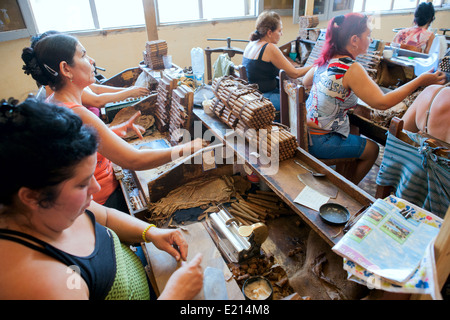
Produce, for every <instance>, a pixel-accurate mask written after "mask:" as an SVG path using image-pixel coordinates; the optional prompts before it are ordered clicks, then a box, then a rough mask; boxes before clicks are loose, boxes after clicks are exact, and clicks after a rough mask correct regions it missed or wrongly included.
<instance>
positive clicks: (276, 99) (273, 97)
mask: <svg viewBox="0 0 450 320" xmlns="http://www.w3.org/2000/svg"><path fill="white" fill-rule="evenodd" d="M263 96H264V97H265V98H267V99H269V100H270V102H272V104H273V106H274V107H275V109H277V111H280V89H278V88H277V89H275V90H273V91H268V92H264V93H263Z"/></svg>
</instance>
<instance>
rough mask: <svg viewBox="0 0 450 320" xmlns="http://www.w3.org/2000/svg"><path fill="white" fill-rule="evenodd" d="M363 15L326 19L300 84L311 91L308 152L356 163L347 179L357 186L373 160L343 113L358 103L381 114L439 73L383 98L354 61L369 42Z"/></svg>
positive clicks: (374, 148)
mask: <svg viewBox="0 0 450 320" xmlns="http://www.w3.org/2000/svg"><path fill="white" fill-rule="evenodd" d="M371 41H372V39H371V29H370V28H369V25H368V18H367V16H365V15H363V14H360V13H349V14H347V15H345V16H342V15H341V16H337V17H334V18H333V19H331V20H330V22H329V24H328V28H327V33H326V40H325V44H324V47H323V49H322V52H321V55H320V57H319V58H318V59H317V60H316V61H315V66H314V68H312V69H311V70H310V71H309V72H308V73H307V75H306V76H305V77H304V79H303V83H304V85H305V86H307V87H312V88H311V93H310V95H309V97H308V99H307V101H306V108H307V112H308V115H307V121H308V128H309V133H310V137H311V139H310V141H311V142H310V146H309V152H310V153H311V154H312V155H314V156H315V157H317V158H319V159H336V158H358V163H357V165H356V168H355V171H354V175H353V177H352V180H353V182H354V183H356V184H357V183H359V182H360V181H361V180H362V179H363V178H364V177H365V175H366V174H367V173H368V172H369V170H370V169H371V168H372V165H373V164H374V162H375V160H376V159H377V157H378V145H377V144H376V143H375V142H373V141H372V140H369V139H366V138H363V137H361V136H358V135H352V134H349V132H350V123H349V119H348V115H347V112H348V110H349V109H351V108H353V107H355V105H356V104H357V101H358V98H359V99H361V100H362V101H364V102H365V103H367V104H368V105H369V106H371V107H372V108H375V109H380V110H386V109H389V108H391V107H393V106H395V105H396V104H398V103H400V102H401V101H402V100H403V99H405V98H406V97H407V96H408V95H409V94H411V93H412V92H413V91H414V90H416V89H417V88H418V87H420V86H428V85H432V84H438V83H440V84H442V83H444V81H445V75H444V73H443V72H435V73H424V74H422V75H420V76H419V77H417V78H415V79H413V80H411V81H409V82H408V83H406V84H404V85H403V86H401V87H399V88H397V89H395V90H393V91H391V92H389V93H386V94H384V93H383V91H381V89H380V87H379V86H378V85H377V84H376V83H375V82H374V81H373V80H372V78H370V77H369V75H368V74H367V72H366V70H365V69H364V68H363V67H362V66H361V64H359V63H358V62H355V58H356V57H357V56H358V55H360V54H363V53H366V52H367V49H368V47H369V44H370V43H371Z"/></svg>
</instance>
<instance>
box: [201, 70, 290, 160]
mask: <svg viewBox="0 0 450 320" xmlns="http://www.w3.org/2000/svg"><path fill="white" fill-rule="evenodd" d="M212 87H213V90H214V93H215V97H214V98H213V99H212V103H211V106H210V110H211V111H212V112H214V114H215V115H216V116H217V117H218V118H219V119H220V121H221V122H223V123H225V124H226V125H228V126H229V127H230V128H233V129H234V130H235V132H236V133H238V134H239V135H240V136H242V137H245V139H246V140H247V141H248V142H249V144H253V145H254V146H256V148H255V150H257V152H258V153H259V154H264V155H267V156H268V157H271V158H273V157H277V159H278V161H283V160H286V159H289V158H292V157H293V156H294V155H295V152H296V150H297V147H298V143H297V140H296V138H295V136H294V135H292V134H291V133H290V131H289V130H287V129H286V128H284V127H283V126H281V125H279V124H276V123H274V122H273V120H274V119H275V107H274V106H273V104H272V103H271V102H270V100H269V99H267V98H265V97H264V96H263V95H262V94H261V92H259V91H258V90H257V89H256V87H254V86H252V85H248V83H247V82H245V81H244V80H242V79H237V78H233V77H222V78H216V79H215V80H214V82H213V85H212Z"/></svg>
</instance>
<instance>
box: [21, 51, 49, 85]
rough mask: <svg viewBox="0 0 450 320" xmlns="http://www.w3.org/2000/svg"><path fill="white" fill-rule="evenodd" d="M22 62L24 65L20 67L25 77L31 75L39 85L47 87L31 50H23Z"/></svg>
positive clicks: (45, 78) (46, 82)
mask: <svg viewBox="0 0 450 320" xmlns="http://www.w3.org/2000/svg"><path fill="white" fill-rule="evenodd" d="M22 60H23V62H25V64H24V65H23V66H22V70H24V73H25V74H26V75H31V76H32V77H33V79H34V80H36V81H37V82H39V84H41V85H47V84H48V80H47V77H46V76H45V74H44V73H43V71H42V68H41V67H40V66H39V63H38V61H37V58H36V54H35V52H34V50H33V49H32V48H29V47H28V48H24V49H23V51H22Z"/></svg>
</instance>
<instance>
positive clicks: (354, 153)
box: [308, 133, 367, 159]
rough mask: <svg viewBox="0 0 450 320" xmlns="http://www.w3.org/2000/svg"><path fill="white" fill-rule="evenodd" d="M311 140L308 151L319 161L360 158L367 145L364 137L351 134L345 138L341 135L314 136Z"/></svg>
mask: <svg viewBox="0 0 450 320" xmlns="http://www.w3.org/2000/svg"><path fill="white" fill-rule="evenodd" d="M311 140H312V145H310V146H309V147H308V151H309V153H311V154H312V155H313V156H314V157H316V158H318V159H340V158H359V157H361V155H362V153H363V151H364V148H365V147H366V143H367V140H366V139H365V138H363V137H360V136H356V135H353V134H349V135H348V137H347V138H345V137H344V136H343V135H340V134H339V133H328V134H323V135H317V134H312V135H311Z"/></svg>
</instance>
